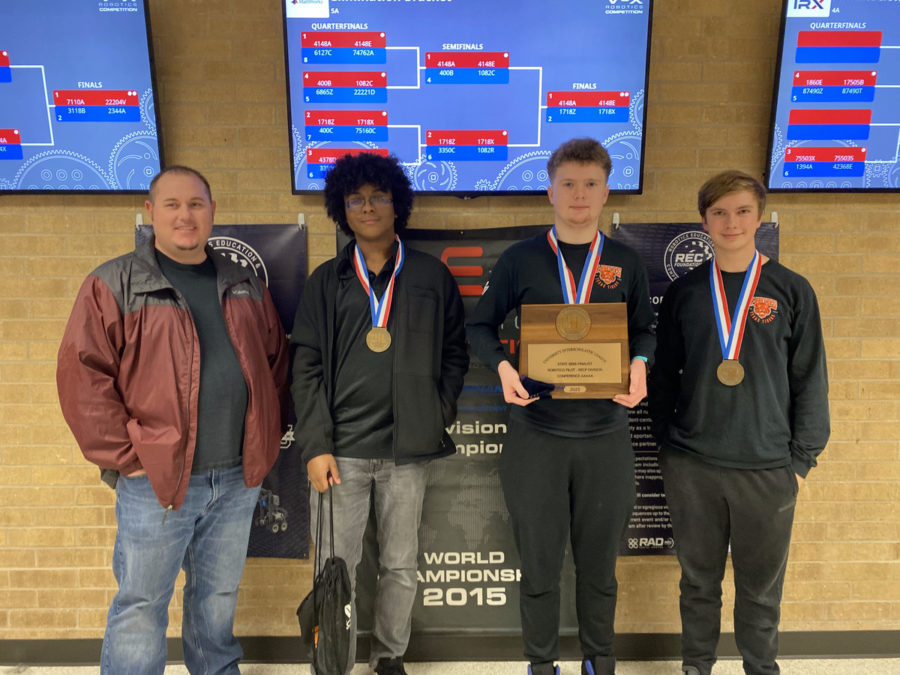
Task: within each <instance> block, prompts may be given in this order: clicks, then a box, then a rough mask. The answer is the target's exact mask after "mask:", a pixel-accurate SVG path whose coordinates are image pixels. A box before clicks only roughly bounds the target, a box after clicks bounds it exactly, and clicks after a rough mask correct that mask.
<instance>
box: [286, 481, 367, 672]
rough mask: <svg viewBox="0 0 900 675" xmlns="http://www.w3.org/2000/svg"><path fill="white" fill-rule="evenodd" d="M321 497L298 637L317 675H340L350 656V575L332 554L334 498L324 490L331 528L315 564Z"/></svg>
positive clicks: (319, 545)
mask: <svg viewBox="0 0 900 675" xmlns="http://www.w3.org/2000/svg"><path fill="white" fill-rule="evenodd" d="M324 501H325V494H324V493H319V519H318V523H317V524H316V556H315V567H314V568H313V572H314V573H315V572H316V571H317V570H318V574H316V575H315V576H314V577H313V588H312V591H310V592H309V594H308V595H307V596H306V597H305V598H303V602H301V603H300V606H299V607H298V608H297V619H298V620H299V621H300V638H301V639H302V640H303V643H304V644H305V645H306V646H307V647H308V648H309V654H310V657H311V659H312V664H313V667H314V668H315V669H316V673H317V675H344V673H345V672H346V670H347V658H348V657H349V654H350V618H351V614H352V612H353V603H352V601H351V595H350V574H349V573H348V572H347V564H346V563H345V562H344V560H343V558H338V557H337V556H335V555H334V503H333V501H334V497H333V496H332V494H331V489H329V491H328V507H329V509H328V510H329V513H328V522H329V526H330V528H331V557H330V558H327V559H326V560H325V562H324V563H322V564H321V566H320V565H319V561H320V560H321V551H322V521H323V520H324V516H325V513H324V508H323V507H324Z"/></svg>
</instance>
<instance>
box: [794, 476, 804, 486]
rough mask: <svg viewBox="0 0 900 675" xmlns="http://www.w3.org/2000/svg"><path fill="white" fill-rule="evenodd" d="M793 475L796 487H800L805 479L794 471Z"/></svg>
mask: <svg viewBox="0 0 900 675" xmlns="http://www.w3.org/2000/svg"><path fill="white" fill-rule="evenodd" d="M794 475H795V476H797V488H798V489H799V488H802V487H803V483H804V482H805V481H806V479H805V478H804V477H803V476H801V475H800V474H799V473H795V474H794Z"/></svg>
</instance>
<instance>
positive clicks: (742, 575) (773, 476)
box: [650, 171, 829, 675]
mask: <svg viewBox="0 0 900 675" xmlns="http://www.w3.org/2000/svg"><path fill="white" fill-rule="evenodd" d="M765 204H766V192H765V188H764V187H763V186H762V184H761V183H760V182H759V181H757V180H756V179H755V178H753V177H752V176H749V175H747V174H744V173H741V172H738V171H726V172H724V173H721V174H718V175H716V176H714V177H713V178H711V179H710V180H709V181H707V182H706V183H705V184H704V185H703V187H701V188H700V193H699V197H698V206H699V209H700V215H701V217H702V221H703V228H704V229H705V230H706V231H707V232H708V233H709V236H710V239H712V243H713V247H714V250H715V258H713V259H712V260H710V261H708V262H706V263H703V264H702V265H700V266H699V267H697V268H696V269H694V270H692V271H691V272H689V273H688V274H686V275H685V276H683V277H682V278H680V279H677V280H676V281H674V282H673V283H672V285H671V286H670V287H669V289H668V291H667V292H666V294H665V297H664V298H663V302H662V305H661V306H660V310H659V325H658V328H657V338H658V345H657V350H656V365H655V367H654V369H653V371H652V373H651V376H650V413H651V416H652V420H653V431H654V434H655V436H656V438H657V440H658V442H659V444H660V466H661V468H662V473H663V480H664V482H665V491H666V498H667V500H668V503H669V511H670V513H671V516H672V525H673V527H674V532H675V547H676V552H677V554H678V561H679V562H680V563H681V623H682V633H681V649H682V662H683V666H682V670H683V672H684V673H688V674H691V675H708V674H709V673H710V672H711V670H712V666H713V664H714V663H715V661H716V647H717V644H718V641H719V625H720V615H721V607H722V601H721V597H722V578H723V575H724V573H725V563H726V559H727V556H728V549H729V545H730V547H731V556H732V565H733V567H734V585H735V603H734V634H735V640H736V641H737V646H738V649H739V650H740V652H741V655H742V656H743V659H744V670H745V672H746V673H748V674H749V675H756V674H762V673H778V672H780V671H779V668H778V664H777V663H776V662H775V657H776V655H777V652H778V621H779V617H780V604H781V592H782V587H783V585H784V573H785V568H786V565H787V557H788V547H789V545H790V539H791V526H792V524H793V520H794V505H795V503H796V500H797V492H798V488H799V487H800V486H801V485H802V484H803V481H804V479H805V477H806V475H807V473H808V472H809V470H810V468H811V467H813V466H815V465H816V457H817V455H818V454H819V453H820V452H822V450H823V449H824V447H825V444H826V442H827V441H828V435H829V417H828V396H827V395H828V382H827V376H826V370H825V348H824V345H823V341H822V325H821V320H820V318H819V307H818V304H817V302H816V295H815V293H814V292H813V289H812V287H811V286H810V285H809V282H807V281H806V279H804V278H803V277H801V276H800V275H799V274H796V273H795V272H792V271H790V270H789V269H787V268H786V267H784V266H782V265H780V264H779V263H777V262H775V261H774V260H770V259H768V258H767V257H766V256H763V255H761V254H760V253H759V252H758V251H757V250H756V240H755V235H756V231H757V229H759V226H760V224H761V223H762V215H763V210H764V209H765Z"/></svg>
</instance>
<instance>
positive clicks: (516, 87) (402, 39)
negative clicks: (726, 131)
mask: <svg viewBox="0 0 900 675" xmlns="http://www.w3.org/2000/svg"><path fill="white" fill-rule="evenodd" d="M282 1H283V2H284V39H285V59H286V65H287V85H288V106H289V118H290V133H291V148H292V156H293V189H294V192H295V193H308V192H315V191H318V190H321V189H322V186H323V182H324V180H323V179H324V176H325V174H326V173H327V171H328V170H329V168H330V167H331V166H332V165H333V163H334V161H335V160H336V159H337V158H338V157H340V156H342V155H344V154H346V153H348V152H351V153H353V152H378V153H385V154H387V153H392V154H394V155H396V156H397V157H398V158H399V160H400V161H401V162H402V163H403V165H404V166H405V167H406V170H407V172H408V174H409V176H410V179H411V181H412V183H413V186H414V188H415V189H416V190H417V191H434V192H438V193H444V194H456V195H476V194H484V193H494V194H497V193H500V194H509V193H533V192H543V191H544V190H545V189H546V186H547V184H548V182H549V180H548V178H547V174H546V167H545V165H546V162H547V158H548V157H549V156H550V153H551V151H552V150H553V149H554V148H556V147H557V146H558V145H560V144H561V143H562V142H564V141H566V140H568V139H570V138H575V137H579V136H591V137H593V138H596V139H597V140H599V141H600V142H602V143H603V144H604V145H605V146H606V148H607V149H608V150H609V152H610V154H611V155H612V158H613V170H612V174H611V175H610V177H609V184H610V187H611V190H612V192H614V193H626V194H635V193H640V192H641V188H642V175H643V171H642V169H643V158H644V129H645V128H646V124H645V122H646V111H645V107H644V100H645V95H646V91H647V67H648V59H649V48H650V24H651V14H652V0H566V1H564V2H557V3H552V2H551V3H548V2H547V1H546V0H490V1H489V2H486V1H485V0H428V1H426V0H405V1H404V2H400V1H395V2H339V1H338V0H330V1H329V0H282Z"/></svg>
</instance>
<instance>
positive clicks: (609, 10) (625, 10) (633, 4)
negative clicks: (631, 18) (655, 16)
mask: <svg viewBox="0 0 900 675" xmlns="http://www.w3.org/2000/svg"><path fill="white" fill-rule="evenodd" d="M605 13H606V14H643V13H644V0H606V12H605Z"/></svg>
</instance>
